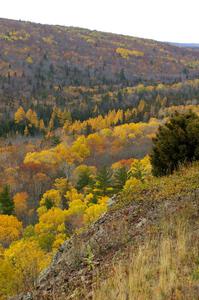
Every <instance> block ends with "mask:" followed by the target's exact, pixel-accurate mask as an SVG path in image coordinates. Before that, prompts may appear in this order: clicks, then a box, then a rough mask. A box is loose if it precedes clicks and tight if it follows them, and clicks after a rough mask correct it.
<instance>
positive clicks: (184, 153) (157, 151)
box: [151, 112, 199, 176]
mask: <svg viewBox="0 0 199 300" xmlns="http://www.w3.org/2000/svg"><path fill="white" fill-rule="evenodd" d="M195 160H199V117H198V116H197V115H196V114H195V113H193V112H188V113H184V114H179V113H176V114H175V115H174V116H173V117H172V118H171V119H170V120H169V121H168V122H167V123H166V124H165V125H163V126H161V127H160V128H159V130H158V132H157V135H156V138H155V139H153V149H152V153H151V164H152V172H153V175H155V176H163V175H166V174H171V173H172V172H173V171H174V170H176V169H178V167H179V166H180V165H181V164H184V163H187V162H192V161H195Z"/></svg>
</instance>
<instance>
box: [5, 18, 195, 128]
mask: <svg viewBox="0 0 199 300" xmlns="http://www.w3.org/2000/svg"><path fill="white" fill-rule="evenodd" d="M0 45H1V47H0V112H1V119H3V120H7V119H8V118H9V119H10V118H12V116H13V112H14V111H15V110H16V109H17V108H18V107H19V105H23V106H24V108H25V109H29V108H30V107H31V108H34V109H35V110H36V112H37V113H39V116H40V117H45V118H46V122H47V120H48V119H49V118H50V113H51V112H52V108H53V107H54V106H58V107H61V108H65V109H67V110H69V111H70V112H71V113H72V116H73V117H74V118H88V117H90V116H93V115H97V114H98V113H104V112H107V111H108V110H110V109H114V108H122V107H130V106H131V107H132V106H135V105H137V103H138V102H139V100H140V95H137V93H135V95H134V92H133V95H131V92H126V91H125V90H124V88H125V87H128V86H130V87H132V86H136V85H138V84H144V85H148V86H150V85H152V86H153V85H157V84H158V83H167V84H172V83H175V82H180V81H184V79H193V78H196V77H197V76H198V74H199V50H194V49H190V48H180V47H176V46H172V45H170V44H167V43H160V42H156V41H153V40H147V39H139V38H134V37H129V36H122V35H116V34H111V33H103V32H97V31H90V30H87V29H81V28H73V27H62V26H49V25H40V24H34V23H29V22H22V21H12V20H6V19H0ZM126 93H127V94H126ZM139 93H141V94H145V93H144V90H143V91H142V88H141V87H139ZM141 97H142V96H141Z"/></svg>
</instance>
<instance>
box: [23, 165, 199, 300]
mask: <svg viewBox="0 0 199 300" xmlns="http://www.w3.org/2000/svg"><path fill="white" fill-rule="evenodd" d="M182 220H183V224H185V225H184V227H183V228H185V229H186V228H188V227H189V228H190V230H189V235H188V237H187V239H186V241H185V239H184V238H183V236H184V235H183V236H182V235H179V234H177V232H178V233H179V231H178V230H176V231H175V230H174V227H176V226H174V225H175V224H182ZM198 221H199V164H198V163H197V164H194V165H193V166H191V167H189V168H183V169H181V170H180V171H179V172H177V173H176V174H174V175H171V176H169V177H163V178H160V179H154V178H152V179H151V181H150V182H149V183H147V184H144V185H142V186H139V187H137V189H136V190H135V189H132V190H128V191H126V192H124V193H123V194H122V195H121V196H120V197H118V199H117V201H116V203H114V205H113V206H112V207H111V208H110V211H109V212H108V213H107V214H106V215H104V216H103V217H102V218H101V219H100V220H99V221H97V222H96V223H95V224H93V226H91V227H90V228H89V229H88V230H86V231H84V232H83V233H81V234H79V235H75V236H73V238H72V239H70V240H68V241H66V242H65V244H64V245H63V246H62V247H61V248H60V250H59V251H58V253H57V254H56V256H55V257H54V260H53V263H52V264H51V266H50V267H49V268H48V269H47V270H46V271H45V272H44V273H43V274H42V275H41V277H40V278H39V280H38V282H37V284H36V288H35V290H34V291H33V292H32V293H29V294H28V295H26V296H20V297H19V298H17V299H38V300H41V299H46V300H47V299H49V300H50V299H60V300H61V299H65V300H66V299H111V297H114V298H112V299H118V300H119V299H120V300H121V299H123V298H121V291H117V295H116V294H114V293H112V290H111V289H113V290H114V291H115V289H114V281H113V282H112V283H111V285H110V284H109V285H107V288H108V289H107V288H106V284H105V290H103V289H102V291H100V293H99V291H98V292H97V293H95V292H94V294H95V296H93V288H95V286H98V285H99V286H101V284H102V282H103V279H104V278H107V277H110V276H113V278H114V276H115V273H116V272H117V268H115V266H114V265H118V262H119V261H122V262H123V264H125V262H127V261H128V259H129V256H130V255H131V254H132V253H133V254H135V255H136V253H137V252H138V249H140V247H141V246H142V245H145V243H146V242H147V241H153V240H154V241H156V242H157V241H159V239H161V237H162V236H163V233H164V231H165V228H168V230H167V239H166V241H170V240H171V241H173V242H172V243H173V244H174V243H175V244H176V245H177V246H176V247H177V248H175V247H174V248H173V246H171V247H169V248H168V249H169V250H168V251H170V252H168V251H166V252H165V254H166V255H167V254H168V256H169V253H170V256H171V257H176V253H175V249H178V251H179V255H178V256H179V257H180V258H182V259H181V260H180V263H179V262H178V263H177V264H175V269H172V268H173V265H174V264H171V268H170V265H168V264H167V263H168V262H167V260H166V258H165V257H164V256H163V257H162V256H161V253H160V258H161V259H160V260H161V266H160V267H161V268H160V270H159V269H156V270H155V271H154V272H155V273H154V274H155V275H154V274H149V276H150V277H147V276H148V275H146V274H144V275H146V282H147V283H148V282H149V280H151V278H152V279H153V283H155V286H154V287H153V286H150V287H147V288H148V289H149V291H148V290H146V289H145V291H144V292H145V297H149V295H152V294H154V291H155V292H156V293H159V292H160V294H161V293H162V294H161V295H162V296H161V297H162V298H161V299H167V300H168V299H192V300H193V299H198V298H197V297H198V292H199V290H198V283H199V282H198V280H199V275H198V249H199V248H198V246H199V245H198V241H199V224H198ZM181 229H182V226H181V227H180V230H181ZM183 230H184V229H183ZM178 236H179V237H178ZM168 238H169V240H168ZM158 244H159V243H157V245H158ZM167 244H168V243H167ZM173 244H171V245H173ZM161 245H164V243H161ZM157 249H158V248H157ZM192 250H194V251H192ZM143 253H144V252H143ZM169 259H170V260H171V258H169ZM146 263H148V261H146V262H145V264H146ZM154 264H155V259H154V260H153V261H152V266H153V265H154ZM163 271H164V272H163ZM126 272H127V273H128V270H126ZM124 273H125V272H124ZM162 273H164V280H163V279H162V278H163V277H162V275H161V274H162ZM111 274H112V275H111ZM119 274H120V275H121V273H119ZM168 274H169V276H170V275H172V276H173V277H172V276H170V277H169V280H170V281H169V280H168V278H167V275H168ZM116 275H117V274H116ZM160 275H161V278H160ZM174 275H175V276H174ZM153 276H154V278H153ZM165 276H166V277H165ZM116 277H117V276H116ZM127 277H128V276H127ZM142 277H143V276H142ZM129 278H130V277H128V284H127V285H125V286H122V287H121V289H122V290H123V291H124V293H123V294H125V295H127V296H128V297H130V298H128V299H143V298H139V297H138V298H136V297H134V298H133V296H132V295H131V294H130V293H129V285H130V283H129ZM172 278H173V279H172ZM174 278H175V280H174ZM177 279H178V280H177ZM99 282H100V283H99ZM108 282H109V281H108ZM115 282H116V280H115ZM120 282H123V281H122V280H121V281H120ZM158 283H161V284H159V285H158V286H160V287H159V289H160V290H155V288H157V284H158ZM125 284H126V283H125ZM163 285H164V286H163ZM165 285H166V286H165ZM167 285H168V286H167ZM111 286H112V287H111ZM142 287H143V286H142ZM115 288H118V286H117V283H116V286H115ZM152 288H153V290H152ZM151 290H152V291H151ZM165 290H166V292H165ZM104 291H105V292H104ZM146 291H147V292H148V294H147V295H148V296H146ZM137 292H139V293H141V290H140V289H139V291H137ZM163 292H164V293H165V294H164V293H163ZM111 295H112V296H111ZM113 295H114V296H113ZM138 295H139V294H138ZM127 296H126V297H127ZM140 296H141V294H140ZM142 296H143V295H142ZM93 297H94V298H93ZM180 297H181V298H180ZM124 299H126V298H124ZM144 299H149V298H144ZM150 299H152V298H150Z"/></svg>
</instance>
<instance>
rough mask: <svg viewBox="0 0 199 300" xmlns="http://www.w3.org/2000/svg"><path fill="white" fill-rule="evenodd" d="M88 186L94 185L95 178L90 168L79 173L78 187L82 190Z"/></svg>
mask: <svg viewBox="0 0 199 300" xmlns="http://www.w3.org/2000/svg"><path fill="white" fill-rule="evenodd" d="M86 186H93V178H92V174H91V172H90V171H89V170H86V171H84V172H82V173H81V174H79V176H78V180H77V185H76V188H77V189H78V190H79V191H81V190H82V189H83V188H84V187H86Z"/></svg>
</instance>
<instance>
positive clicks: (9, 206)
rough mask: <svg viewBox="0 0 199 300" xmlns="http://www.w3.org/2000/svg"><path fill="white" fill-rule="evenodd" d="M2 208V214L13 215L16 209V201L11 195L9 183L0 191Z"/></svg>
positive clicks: (0, 205) (0, 207)
mask: <svg viewBox="0 0 199 300" xmlns="http://www.w3.org/2000/svg"><path fill="white" fill-rule="evenodd" d="M0 210H1V213H2V214H5V215H11V214H12V212H13V210H14V203H13V200H12V198H11V197H10V189H9V186H8V185H4V187H3V190H2V192H1V193H0Z"/></svg>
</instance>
